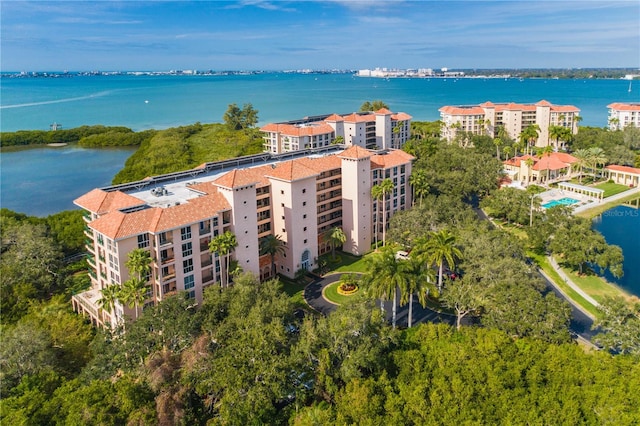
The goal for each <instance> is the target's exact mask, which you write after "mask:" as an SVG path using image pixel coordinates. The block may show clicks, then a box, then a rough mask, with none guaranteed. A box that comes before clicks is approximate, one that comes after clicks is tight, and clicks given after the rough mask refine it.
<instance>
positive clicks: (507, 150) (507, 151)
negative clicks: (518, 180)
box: [502, 145, 513, 160]
mask: <svg viewBox="0 0 640 426" xmlns="http://www.w3.org/2000/svg"><path fill="white" fill-rule="evenodd" d="M511 151H513V148H512V147H511V146H509V145H505V146H503V147H502V152H504V159H505V160H508V159H509V155H511Z"/></svg>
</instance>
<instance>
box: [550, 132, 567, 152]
mask: <svg viewBox="0 0 640 426" xmlns="http://www.w3.org/2000/svg"><path fill="white" fill-rule="evenodd" d="M564 135H565V132H564V127H562V126H549V139H550V140H552V141H555V142H556V143H555V150H556V151H557V150H558V143H559V140H560V138H562V137H563V136H564Z"/></svg>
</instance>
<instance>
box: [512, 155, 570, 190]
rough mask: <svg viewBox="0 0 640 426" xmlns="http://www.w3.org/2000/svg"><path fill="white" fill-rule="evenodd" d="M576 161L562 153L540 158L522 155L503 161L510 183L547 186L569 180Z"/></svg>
mask: <svg viewBox="0 0 640 426" xmlns="http://www.w3.org/2000/svg"><path fill="white" fill-rule="evenodd" d="M576 161H578V159H577V158H575V157H574V156H572V155H570V154H567V153H564V152H552V153H549V154H544V155H542V157H537V156H532V155H522V156H520V157H514V158H510V159H508V160H506V161H503V162H502V163H503V164H504V169H505V171H507V172H510V173H509V175H510V176H511V180H512V181H518V182H520V183H521V184H522V185H524V186H526V185H529V184H532V183H534V184H538V185H540V184H548V183H552V182H558V181H562V180H569V179H571V178H572V177H573V176H574V175H575V173H576V170H575V169H574V168H573V167H572V165H573V163H575V162H576Z"/></svg>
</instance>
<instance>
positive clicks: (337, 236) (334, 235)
mask: <svg viewBox="0 0 640 426" xmlns="http://www.w3.org/2000/svg"><path fill="white" fill-rule="evenodd" d="M326 238H327V240H328V241H329V243H330V244H331V258H332V259H333V260H335V258H336V246H339V245H340V246H341V245H342V244H344V242H345V241H347V236H346V235H345V233H344V231H343V230H342V228H340V227H339V226H336V227H333V228H331V229H330V230H329V232H328V233H327V234H326Z"/></svg>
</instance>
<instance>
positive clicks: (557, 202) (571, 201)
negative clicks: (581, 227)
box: [542, 197, 580, 209]
mask: <svg viewBox="0 0 640 426" xmlns="http://www.w3.org/2000/svg"><path fill="white" fill-rule="evenodd" d="M579 201H580V200H576V199H575V198H569V197H564V198H560V199H559V200H551V201H549V202H548V203H544V204H543V205H542V207H544V208H545V209H550V208H551V207H555V206H570V205H572V204H575V203H578V202H579Z"/></svg>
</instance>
